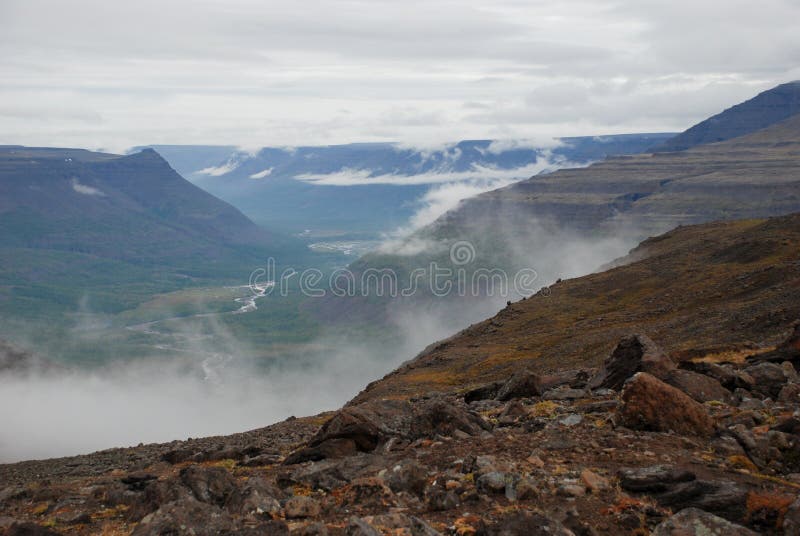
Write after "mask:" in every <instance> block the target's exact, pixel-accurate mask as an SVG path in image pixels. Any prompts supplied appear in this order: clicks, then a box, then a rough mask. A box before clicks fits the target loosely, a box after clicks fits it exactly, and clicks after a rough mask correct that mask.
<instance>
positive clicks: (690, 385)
mask: <svg viewBox="0 0 800 536" xmlns="http://www.w3.org/2000/svg"><path fill="white" fill-rule="evenodd" d="M664 381H665V382H666V383H668V384H669V385H671V386H673V387H677V388H678V389H680V390H681V391H683V392H684V393H686V394H687V395H689V396H690V397H692V398H693V399H695V400H697V401H698V402H700V403H703V402H710V401H712V400H715V401H717V402H724V403H725V404H728V405H733V402H734V399H733V393H731V392H730V391H728V390H727V389H725V388H724V387H723V386H722V384H721V383H720V382H719V381H717V380H715V379H714V378H711V377H710V376H705V375H703V374H698V373H696V372H691V371H689V370H682V369H675V370H673V371H672V372H670V373H669V374H668V375H667V377H666V378H665V379H664Z"/></svg>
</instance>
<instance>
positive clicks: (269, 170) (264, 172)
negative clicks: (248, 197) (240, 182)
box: [250, 168, 273, 179]
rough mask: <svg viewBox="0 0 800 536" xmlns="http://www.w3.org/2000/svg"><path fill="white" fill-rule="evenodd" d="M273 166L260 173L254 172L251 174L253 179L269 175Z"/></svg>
mask: <svg viewBox="0 0 800 536" xmlns="http://www.w3.org/2000/svg"><path fill="white" fill-rule="evenodd" d="M272 169H273V168H267V169H265V170H264V171H259V172H258V173H253V174H252V175H250V178H251V179H263V178H264V177H269V176H270V175H271V174H272Z"/></svg>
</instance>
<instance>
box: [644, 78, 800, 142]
mask: <svg viewBox="0 0 800 536" xmlns="http://www.w3.org/2000/svg"><path fill="white" fill-rule="evenodd" d="M798 113H800V81H795V82H789V83H787V84H781V85H779V86H777V87H774V88H772V89H769V90H767V91H764V92H763V93H759V94H758V95H756V96H755V97H753V98H752V99H750V100H748V101H745V102H743V103H741V104H737V105H736V106H733V107H731V108H728V109H727V110H725V111H723V112H720V113H719V114H717V115H715V116H713V117H709V118H708V119H706V120H705V121H702V122H700V123H698V124H696V125H695V126H693V127H692V128H690V129H689V130H687V131H685V132H682V133H681V134H678V135H677V136H675V137H674V138H671V139H669V140H667V141H666V142H664V143H663V144H661V145H657V146H656V147H654V148H653V149H652V151H653V152H666V151H684V150H686V149H689V148H690V147H696V146H698V145H704V144H707V143H716V142H719V141H725V140H729V139H731V138H738V137H739V136H744V135H746V134H750V133H751V132H755V131H756V130H761V129H762V128H766V127H768V126H770V125H774V124H775V123H779V122H781V121H784V120H785V119H788V118H790V117H792V116H794V115H796V114H798Z"/></svg>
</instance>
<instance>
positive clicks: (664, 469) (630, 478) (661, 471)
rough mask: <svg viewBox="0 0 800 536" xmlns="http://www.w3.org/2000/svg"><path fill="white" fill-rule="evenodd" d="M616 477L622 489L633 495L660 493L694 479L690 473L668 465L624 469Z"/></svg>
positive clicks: (693, 475)
mask: <svg viewBox="0 0 800 536" xmlns="http://www.w3.org/2000/svg"><path fill="white" fill-rule="evenodd" d="M617 476H618V477H619V485H620V487H621V488H622V489H624V490H625V491H632V492H635V493H661V492H664V491H667V490H669V489H671V488H673V487H674V486H675V484H679V483H682V482H691V481H692V480H695V478H696V476H695V474H694V473H692V472H691V471H689V470H686V469H682V468H679V467H673V466H670V465H653V466H651V467H640V468H624V469H620V470H619V473H618V474H617Z"/></svg>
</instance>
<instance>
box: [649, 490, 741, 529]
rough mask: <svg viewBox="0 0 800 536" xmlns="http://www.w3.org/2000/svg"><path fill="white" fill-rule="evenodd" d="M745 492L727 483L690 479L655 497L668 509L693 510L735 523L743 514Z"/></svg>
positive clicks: (739, 520)
mask: <svg viewBox="0 0 800 536" xmlns="http://www.w3.org/2000/svg"><path fill="white" fill-rule="evenodd" d="M747 496H748V490H747V489H746V488H745V487H743V486H741V485H740V484H737V483H736V482H732V481H729V480H693V481H691V482H683V483H680V484H676V485H675V486H673V487H672V488H671V489H669V490H667V491H665V492H664V493H660V494H658V495H656V496H655V499H656V501H657V502H658V504H659V505H661V506H664V507H667V508H670V509H672V510H680V509H683V508H690V507H697V508H701V509H703V510H705V511H707V512H711V513H712V514H716V515H718V516H720V517H724V518H725V519H728V520H729V521H733V522H736V523H739V522H742V521H744V519H745V516H746V515H747Z"/></svg>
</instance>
